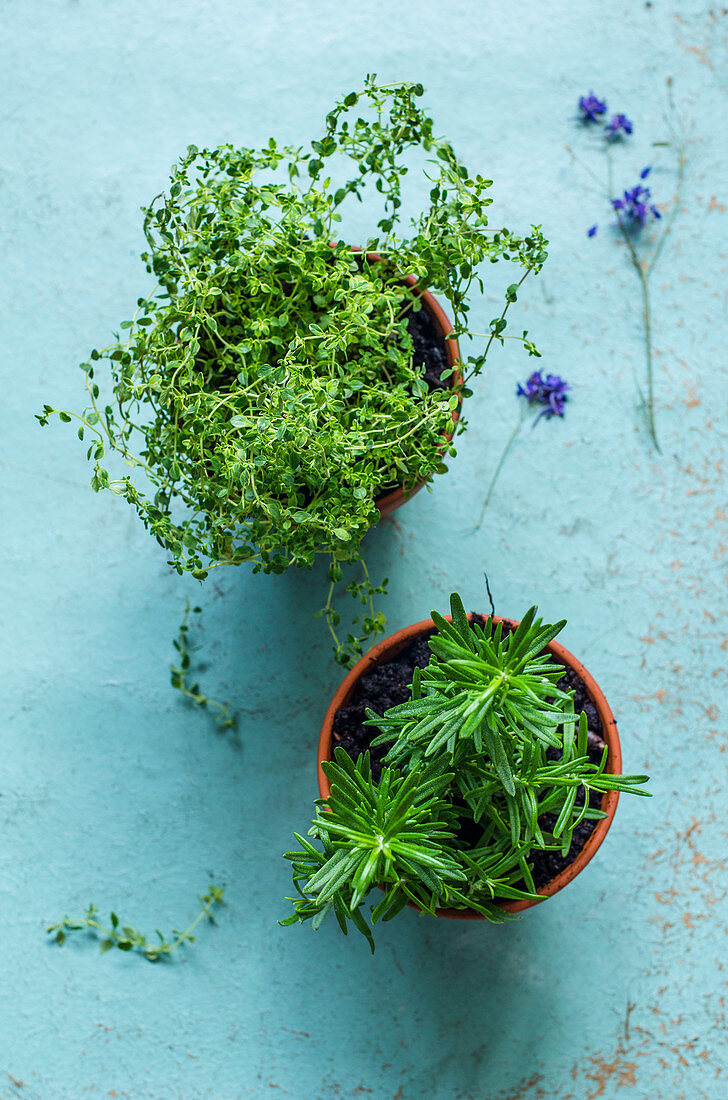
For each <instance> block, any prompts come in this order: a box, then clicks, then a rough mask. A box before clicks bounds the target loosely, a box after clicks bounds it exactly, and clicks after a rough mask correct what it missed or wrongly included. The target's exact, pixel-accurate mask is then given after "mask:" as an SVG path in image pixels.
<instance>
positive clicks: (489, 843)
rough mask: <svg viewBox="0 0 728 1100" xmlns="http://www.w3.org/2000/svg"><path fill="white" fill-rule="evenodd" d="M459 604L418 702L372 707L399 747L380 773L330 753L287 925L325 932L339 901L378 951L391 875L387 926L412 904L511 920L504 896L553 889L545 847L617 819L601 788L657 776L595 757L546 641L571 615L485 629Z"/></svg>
mask: <svg viewBox="0 0 728 1100" xmlns="http://www.w3.org/2000/svg"><path fill="white" fill-rule="evenodd" d="M451 611H452V622H448V621H447V620H446V619H444V618H443V617H442V616H441V615H439V614H438V613H437V612H434V611H433V613H432V618H433V622H434V623H435V627H436V633H435V634H433V636H432V637H431V638H430V640H429V645H430V649H431V651H432V657H431V659H430V662H429V664H428V665H427V667H426V668H425V669H423V670H419V669H416V670H415V673H414V677H413V681H412V688H411V698H410V700H409V702H406V703H403V704H401V705H398V706H395V707H391V708H390V709H389V710H388V711H387V712H386V713H385V714H384V715H376V714H374V713H373V712H372V711H368V712H367V713H368V721H369V724H370V725H372V726H374V727H375V728H376V729H378V730H379V731H380V732H379V734H378V735H376V736H375V737H374V738H373V739H372V745H377V744H388V745H390V749H389V751H388V753H387V755H386V757H385V761H384V766H383V768H382V772H381V778H380V779H379V782H378V783H377V782H376V781H375V780H374V778H373V777H372V771H371V763H370V759H369V753H368V752H367V753H364V754H363V755H360V756H359V757H358V759H357V760H356V761H353V760H352V759H351V758H350V757H349V756H348V754H347V753H346V752H345V751H344V750H343V749H342V748H341V747H337V748H336V749H335V753H334V757H335V759H334V760H333V761H325V762H322V768H323V770H324V773H325V775H326V776H327V778H328V779H329V781H330V784H331V793H330V795H329V797H328V798H326V799H319V800H318V801H317V810H316V815H315V818H314V820H313V823H312V827H311V829H310V831H309V836H310V837H311V838H312V839H314V840H315V839H318V840H319V842H320V845H321V847H320V848H317V847H316V846H315V845H314V844H313V843H311V841H309V840H306V839H304V838H303V837H301V836H300V835H298V834H296V839H297V840H298V842H299V844H300V846H301V847H300V850H298V851H294V852H288V853H287V854H286V859H288V860H289V861H290V862H291V864H292V867H293V881H294V884H295V886H296V889H297V891H298V893H299V897H298V899H291V900H292V901H293V903H294V911H293V913H292V914H290V915H289V916H288V917H286V918H284V920H282V921H281V923H282V924H286V925H289V924H294V923H297V922H303V921H306V920H309V919H310V920H311V921H312V924H313V927H314V928H318V927H319V926H320V924H321V922H322V920H323V919H324V917H325V916H326V915H327V914H328V913H329V912H331V911H333V912H334V914H335V916H336V918H337V920H338V923H339V925H340V927H341V928H342V930H343V931H344V932H346V931H347V921H348V920H351V921H352V922H353V924H354V926H355V927H356V928H357V929H358V930H359V931H360V932H362V933H363V934H364V935H365V936H366V937H367V939H368V940H369V943H370V946H371V947H372V949H373V946H374V940H373V935H372V929H371V927H370V924H369V923H368V922H367V918H366V915H365V913H364V910H363V901H364V899H365V897H366V895H367V894H368V892H369V891H370V890H372V889H373V888H374V887H375V886H381V887H382V889H383V891H384V896H383V898H382V899H381V900H380V901H379V902H378V903H377V904H376V905H375V906H374V908H373V911H372V913H371V916H370V922H371V925H372V926H373V925H374V924H376V923H377V921H379V920H388V919H391V918H392V917H394V916H396V914H397V913H398V912H400V911H401V909H402V908H403V907H404V906H405V905H406V904H407V903H408V902H411V903H412V904H414V905H415V906H416V907H417V908H418V909H420V910H421V911H422V912H423V913H428V914H431V915H435V910H436V908H442V907H453V908H460V909H471V910H474V911H475V912H477V913H479V914H481V915H482V916H483V917H486V918H487V919H488V920H490V921H493V922H496V923H499V922H502V921H503V920H506V919H507V917H508V914H507V913H506V912H505V911H504V910H503V909H502V908H500V907H499V905H498V902H499V901H505V900H509V899H533V898H535V897H537V896H538V895H537V894H536V892H535V886H534V881H533V875H532V865H531V862H530V859H531V856H532V854H533V853H534V852H536V851H539V850H553V851H558V852H560V853H561V855H562V856H566V855H568V853H569V851H570V849H571V844H572V840H573V837H574V831H575V829H576V828H577V827H578V825H579V824H580V823H581V822H582V821H584V820H585V819H587V820H598V819H599V818H602V817H603V816H604V813H603V812H602V810H601V809H599V808H597V807H596V806H594V805H592V804H590V801H589V794H590V792H593V793H594V794H595V795H601V794H603V793H604V792H606V791H611V790H616V791H623V792H633V793H636V794H646V793H647V792H645V791H642V790H641V789H640V788H641V786H642V784H644V783H645V782H646V781H647V776H645V775H613V774H611V773H609V772H608V771H607V770H606V768H607V764H608V750H607V748H606V747H605V748H604V749H603V751H602V754H601V759H600V760H599V762H598V763H595V762H594V761H593V760H592V759H591V757H590V755H589V748H588V728H587V719H586V715H585V714H584V713H581V714H579V715H577V714H575V712H574V693H573V691H564V690H562V689H560V688H559V687H558V681H559V680H560V679H561V677H562V676H563V674H564V667H563V665H561V664H559V663H558V662H557V661H555V660H553V658H552V656H551V654H550V653H549V652H548V650H547V649H546V647H547V646H548V644H549V642H551V641H552V640H553V639H554V638H555V636H556V635H557V634H558V632H559V631H560V630H561V629H562V627H563V626H564V623H563V622H559V623H556V624H555V625H553V626H550V625H546V624H544V623H543V622H542V621H541V620H540V619H538V618H537V617H536V609H535V608H531V609H530V610H529V611H528V612H527V613H526V615H525V616H524V618H523V620H522V621H521V623H520V624H519V625H518V627H516V628H515V629H513V630H510V629H506V630H504V629H503V626H502V624H501V623H498V624H497V625H496V624H494V623H493V620H492V619H487V620H485V624H484V625H483V626H480V625H479V624H478V623H476V622H473V623H472V624H471V623H470V622H469V621H468V618H467V615H466V614H465V611H464V609H463V605H462V601H461V600H460V598H459V596H457V594H453V596H452V597H451Z"/></svg>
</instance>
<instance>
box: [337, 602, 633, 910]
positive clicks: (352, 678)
mask: <svg viewBox="0 0 728 1100" xmlns="http://www.w3.org/2000/svg"><path fill="white" fill-rule="evenodd" d="M472 617H473V613H472V612H470V613H469V614H468V619H472ZM445 618H447V619H448V621H449V620H450V616H449V615H447V616H445ZM482 618H484V619H491V618H492V619H493V621H494V622H495V623H499V622H503V623H506V625H509V626H514V627H515V626H517V625H518V620H517V619H508V618H504V617H503V616H501V615H492V616H491V615H490V614H487V615H483V616H482ZM434 630H435V624H434V623H433V621H432V619H423V620H422V621H421V622H418V623H413V624H412V625H411V626H408V627H405V628H404V629H403V630H398V631H396V632H395V633H394V634H391V635H390V636H389V637H388V638H384V639H383V640H382V641H381V642H379V643H378V645H376V646H374V648H373V649H371V650H370V651H369V652H368V653H366V654H365V655H364V656H363V657H362V658H361V659H360V660H359V661H358V662H357V663H356V664H355V665H354V667H353V668H352V669H351V670H350V671H349V672H348V674H347V675H346V677H345V678H344V680H343V681H342V683H341V684H340V686H339V688H338V690H337V691H336V693H335V694H334V697H333V699H332V700H331V703H330V704H329V707H328V710H327V711H326V715H325V717H324V721H323V725H322V727H321V734H320V736H319V741H318V756H317V771H318V788H319V795H320V797H321V798H326V797H328V794H329V791H330V785H329V781H328V779H327V778H326V776H325V775H324V773H323V770H322V768H321V761H322V760H330V759H331V757H332V749H331V743H332V740H333V724H334V717H335V715H336V712H337V710H338V709H339V707H341V706H344V705H345V703H346V702H347V700H348V698H349V696H350V695H351V692H352V691H353V689H354V685H355V684H356V683H357V681H358V680H359V679H360V678H361V677H362V676H363V675H364V673H366V672H369V671H370V670H371V669H372V668H374V667H375V666H376V665H379V664H386V658H387V657H389V656H390V655H391V657H392V658H394V657H395V656H397V654H398V653H399V652H401V651H402V650H403V649H405V648H406V646H407V645H408V644H409V643H411V642H413V641H414V640H415V639H416V638H417V637H420V636H421V635H423V634H430V633H432V632H433V631H434ZM547 648H548V649H549V650H550V651H551V652H552V653H553V655H554V657H555V658H556V659H557V660H558V661H559V662H560V663H561V664H563V665H566V666H567V667H569V668H572V669H573V670H574V671H575V672H576V673H577V675H578V676H579V678H580V679H581V680H582V682H583V684H584V686H585V687H586V690H587V693H588V694H589V697H590V698H591V700H592V702H593V703H594V705H595V706H596V708H597V712H598V714H599V717H600V718H601V722H602V733H603V737H604V740H605V742H606V744H607V747H608V750H609V755H608V759H607V767H606V771H607V772H608V773H609V774H611V775H620V774H621V772H622V750H621V745H620V742H619V734H618V732H617V723H616V721H615V719H614V715H613V714H612V711H611V709H610V706H609V704H608V702H607V700H606V697H605V695H604V693H603V692H602V690H601V688H600V687H599V685H598V684H597V682H596V680H595V679H594V677H593V676H592V675H591V673H590V672H589V671H588V670H587V669H586V668H585V667H584V665H583V664H582V663H581V661H580V660H579V659H578V658H577V657H575V656H574V655H573V653H570V652H569V650H568V649H566V648H565V646H562V645H561V644H560V643H559V642H556V641H554V642H550V643H549V645H548V647H547ZM618 802H619V791H607V792H606V793H605V794H604V796H603V798H602V810H603V811H604V813H605V814H606V817H603V818H602V819H601V820H600V821H598V822H597V824H596V826H595V828H594V830H593V832H592V834H591V836H590V837H589V838H588V839H587V841H586V844H585V845H584V847H583V848H582V849H581V851H580V852H579V853H578V855H577V856H576V857H575V859H574V860H572V862H571V863H570V864H569V865H568V866H567V867H565V868H564V869H563V871H560V872H559V874H558V875H556V876H555V877H554V878H553V879H551V881H550V882H547V883H545V884H544V885H543V886H541V887H539V889H538V890H537V891H536V892H537V893H538V894H539V895H540V900H539V901H520V900H519V901H503V902H499V903H498V904H499V906H500V908H501V909H504V910H505V911H506V912H509V913H520V912H522V911H523V910H525V909H530V908H532V907H533V906H535V905H540V903H541V901H545V900H546V898H550V897H553V895H554V894H557V893H558V892H559V891H560V890H563V888H564V887H565V886H567V885H568V884H569V883H570V882H571V881H572V880H573V879H575V878H576V876H577V875H578V874H579V873H580V872H581V871H583V870H584V868H585V867H586V865H587V864H588V863H589V862H590V860H592V859H593V858H594V856H595V855H596V853H597V851H598V849H599V848H600V847H601V845H602V843H603V841H604V838H605V837H606V835H607V833H608V832H609V829H610V826H611V824H612V821H613V820H614V815H615V813H616V811H617V803H618ZM436 913H437V915H438V916H439V917H448V918H452V919H455V920H485V919H486V918H485V917H482V916H481V915H480V914H479V913H475V912H474V911H472V910H467V909H437V910H436Z"/></svg>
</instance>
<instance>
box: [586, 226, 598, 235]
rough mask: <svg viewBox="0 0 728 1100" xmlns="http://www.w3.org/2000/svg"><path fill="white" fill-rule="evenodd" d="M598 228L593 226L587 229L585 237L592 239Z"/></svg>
mask: <svg viewBox="0 0 728 1100" xmlns="http://www.w3.org/2000/svg"><path fill="white" fill-rule="evenodd" d="M598 228H599V227H598V226H597V225H593V226H592V227H591V229H587V231H586V235H587V237H593V236H595V235H596V231H597V229H598Z"/></svg>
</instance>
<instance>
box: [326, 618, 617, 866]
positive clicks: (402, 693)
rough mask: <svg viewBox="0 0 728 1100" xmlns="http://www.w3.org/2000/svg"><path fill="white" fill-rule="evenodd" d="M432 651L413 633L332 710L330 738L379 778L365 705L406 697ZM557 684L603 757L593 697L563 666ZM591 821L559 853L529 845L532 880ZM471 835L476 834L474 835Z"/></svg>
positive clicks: (589, 824)
mask: <svg viewBox="0 0 728 1100" xmlns="http://www.w3.org/2000/svg"><path fill="white" fill-rule="evenodd" d="M473 618H474V620H475V622H477V623H478V624H479V625H481V626H482V625H483V622H484V620H483V618H482V617H481V616H480V615H474V616H473ZM430 657H431V652H430V647H429V646H428V644H427V638H424V637H422V638H418V639H417V640H416V641H415V642H413V643H412V644H411V645H409V646H408V647H407V648H406V649H404V650H403V651H402V652H401V653H400V654H399V655H398V656H397V657H395V658H394V659H393V660H392V661H388V662H387V663H386V664H382V665H378V666H377V667H375V668H373V669H372V670H371V672H367V673H366V674H365V675H364V676H362V677H361V678H360V679H359V681H358V682H357V684H356V686H355V688H354V691H353V693H352V696H351V699H350V701H349V702H348V703H347V704H346V706H343V707H339V709H338V710H337V712H336V714H335V716H334V724H333V730H334V740H335V742H337V743H338V744H340V745H341V746H342V748H344V749H346V751H347V752H348V754H349V756H351V757H352V759H353V760H356V758H357V757H358V756H359V754H360V753H363V752H366V750H367V749H369V752H370V754H371V759H372V774H373V775H374V777H375V779H379V776H380V774H381V771H382V761H383V759H384V757H385V756H386V754H387V748H388V746H387V745H375V746H372V745H371V739H372V738H373V737H376V735H377V732H378V731H377V730H376V728H375V727H374V726H365V725H364V721H365V719H366V712H367V709H370V710H373V711H374V712H375V714H383V713H384V712H385V711H386V710H388V709H389V707H393V706H395V705H396V704H397V703H406V702H407V700H408V699H409V697H410V685H411V683H412V674H413V672H414V670H415V668H425V666H426V665H427V664H428V663H429V660H430ZM558 686H559V687H560V688H562V689H563V690H564V691H574V709H575V711H576V713H577V714H579V713H580V712H581V711H582V710H583V711H584V713H585V714H586V717H587V723H588V729H589V744H588V753H589V758H590V759H591V761H592V762H593V763H594V764H598V763H599V761H600V760H601V758H602V750H603V748H604V740H603V734H604V730H603V728H602V722H601V719H600V717H599V713H598V711H597V708H596V707H595V705H594V703H593V702H592V700H591V698H590V697H589V694H588V692H587V690H586V687H585V685H584V682H583V680H582V679H581V678H580V677H579V676H578V675H577V673H576V672H575V671H574V670H573V669H571V668H566V669H565V670H564V675H563V676H562V677H561V679H560V680H559V682H558ZM557 756H558V754H557V753H556V751H555V750H554V749H548V750H547V757H549V758H550V759H554V758H555V757H557ZM576 801H577V805H581V806H583V804H584V795H583V791H580V792H579V794H578V795H577V799H576ZM589 804H590V805H592V806H594V808H595V809H600V808H601V797H599V796H597V797H596V798H595V797H594V795H592V794H590V795H589ZM555 822H556V818H555V816H554V815H553V814H543V815H542V817H541V818H540V823H541V825H542V827H543V828H545V829H549V830H550V829H551V828H553V826H554V824H555ZM596 824H597V823H596V821H586V820H585V821H582V822H581V823H580V824H579V825H577V827H576V829H575V830H574V836H573V839H572V843H571V848H570V849H569V852H568V854H567V855H566V856H565V857H564V856H562V855H561V853H560V852H555V851H539V850H534V851H533V852H532V853H531V856H530V860H531V863H532V865H533V881H534V883H535V885H536V887H540V886H544V885H545V884H546V883H547V882H550V881H551V879H552V878H555V877H556V875H558V874H559V872H560V871H563V870H564V868H565V867H568V865H569V864H570V863H573V861H574V860H575V859H576V857H577V856H578V854H579V852H580V851H581V850H582V848H583V847H584V845H585V844H586V842H587V840H588V839H589V837H590V836H591V834H592V832H593V831H594V828H595V827H596ZM473 839H474V840H475V839H476V838H475V837H474V838H473Z"/></svg>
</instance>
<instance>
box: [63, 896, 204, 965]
mask: <svg viewBox="0 0 728 1100" xmlns="http://www.w3.org/2000/svg"><path fill="white" fill-rule="evenodd" d="M224 892H225V887H224V886H209V887H208V890H207V893H206V894H203V895H202V896H201V897H200V898H199V902H200V905H201V906H202V909H201V910H200V912H199V913H198V914H197V916H196V917H195V919H194V920H193V922H192V924H191V925H190V926H189V927H188V928H186V929H185V930H184V932H180V931H178V930H177V929H173V930H172V937H171V938H170V939H168V938H167V937H165V936H163V935H162V933H161V932H160V931H159V929H156V930H155V934H156V936H157V939H158V941H159V942H158V943H155V942H150V941H149V940H148V939H147V937H146V936H145V935H143V933H141V932H137V930H136V928H132V927H130V926H129V925H123V924H121V922H120V921H119V918H118V917H117V915H116V913H110V914H109V925H110V927H107V926H105V925H103V924H101V923H100V922H99V921H98V920H97V917H98V913H99V911H98V908H97V907H96V906H95V905H89V907H88V909H87V910H86V912H85V913H84V915H83V917H80V918H77V919H73V920H72V919H71V918H70V917H64V918H63V920H62V921H59V922H58V924H51V925H49V926H48V928H46V932H48V933H49V934H52V935H53V936H54V939H55V941H56V943H58V944H62V943H65V941H66V937H67V935H68V933H69V932H83V931H86V932H91V933H93V934H94V935H98V934H100V935H101V936H102V937H103V938H102V940H101V943H100V945H99V949H100V951H101V953H102V954H103V953H104V952H106V951H109V950H110V949H111V948H112V947H118V949H119V951H137V952H139V953H140V954H142V955H144V958H145V959H148V960H149V961H150V962H157V960H158V959H161V958H162V957H163V956H166V955H171V954H172V952H173V951H176V950H177V948H178V947H179V946H180V944H183V943H194V942H195V937H194V935H193V933H194V931H195V929H196V928H197V926H198V924H199V923H200V922H201V921H203V920H204V919H205V918H207V920H208V921H209V922H210V924H214V923H215V918H214V916H213V913H212V910H213V907H214V906H215V905H220V904H222V896H223V893H224Z"/></svg>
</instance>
